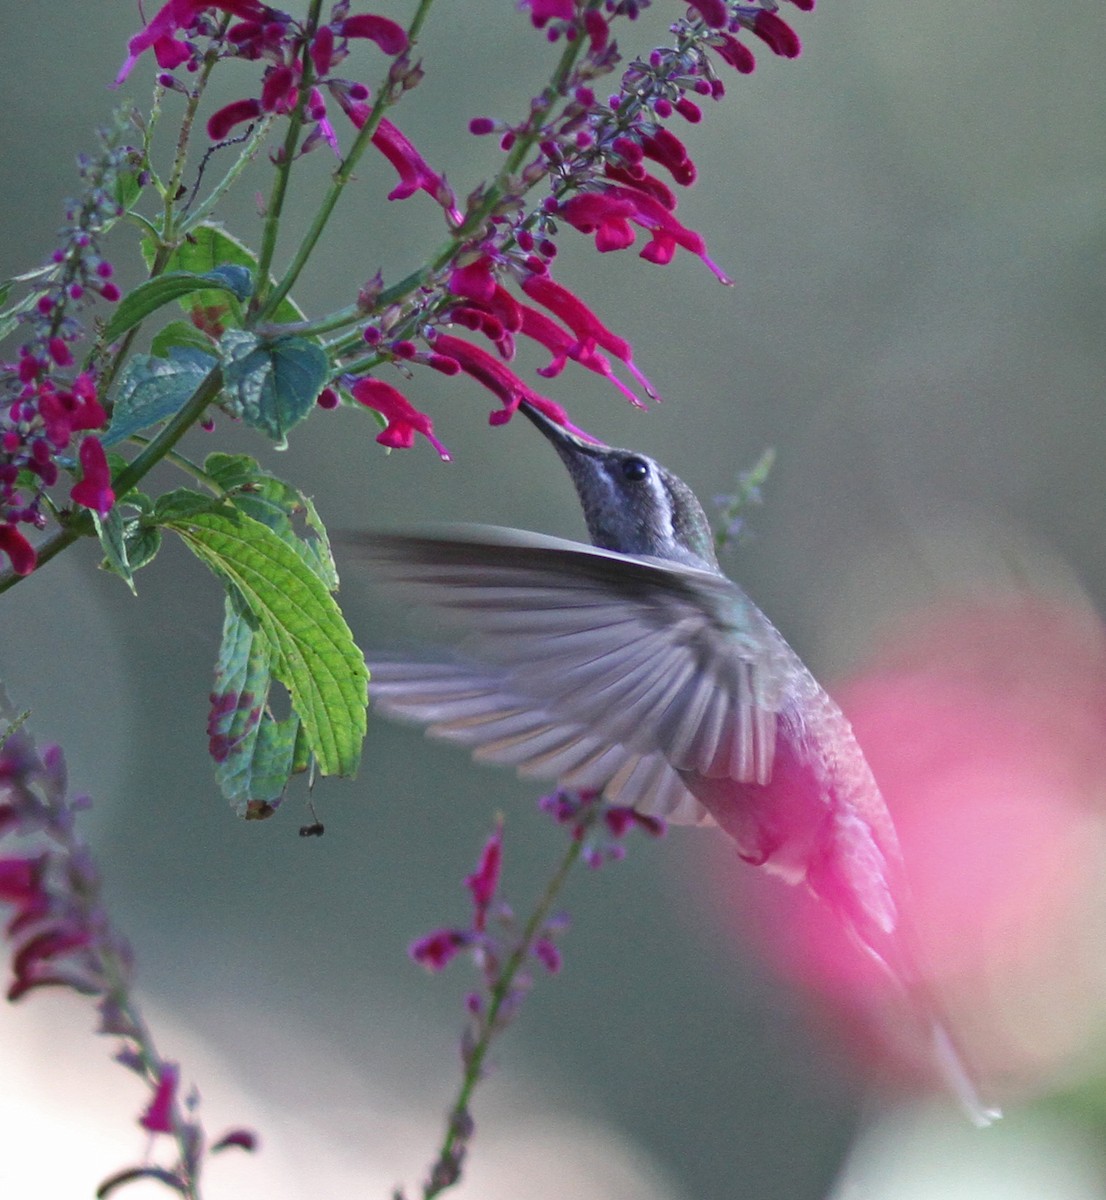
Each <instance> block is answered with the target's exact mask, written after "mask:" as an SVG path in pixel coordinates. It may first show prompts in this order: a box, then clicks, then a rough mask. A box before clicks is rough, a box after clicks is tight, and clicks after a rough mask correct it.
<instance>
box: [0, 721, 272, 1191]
mask: <svg viewBox="0 0 1106 1200" xmlns="http://www.w3.org/2000/svg"><path fill="white" fill-rule="evenodd" d="M3 715H4V716H5V718H8V719H10V713H8V711H7V710H6V708H5V709H4V712H3ZM67 791H68V785H67V775H66V768H65V759H64V756H63V754H62V752H61V749H60V748H59V747H57V746H50V747H47V748H46V749H45V750H44V751H42V753H41V754H39V752H38V751H37V750H36V749H35V746H34V743H33V742H32V741H31V739H30V737H29V736H28V735H27V733H26V731H25V730H23V729H21V728H13V727H12V726H11V724H8V728H7V731H6V733H5V734H4V736H3V737H2V739H0V841H3V842H4V843H5V845H6V846H9V845H10V849H9V850H8V852H7V853H6V854H4V855H2V856H0V904H4V905H7V906H8V908H9V911H10V913H11V915H10V917H9V918H8V921H7V924H6V925H5V927H4V934H5V936H6V937H7V939H8V941H9V942H10V944H11V946H12V981H11V983H10V985H9V986H8V991H7V996H8V999H9V1000H19V999H21V998H22V997H24V996H26V995H27V994H28V993H29V992H31V991H33V990H35V989H37V988H43V987H65V988H71V989H72V990H74V991H76V992H79V993H81V994H82V995H86V996H95V997H97V998H98V1007H99V1012H100V1032H101V1033H104V1034H108V1035H111V1036H115V1037H119V1038H121V1039H122V1047H121V1049H120V1050H119V1052H118V1054H117V1055H116V1058H117V1060H118V1061H119V1062H120V1063H122V1064H123V1065H124V1066H126V1067H128V1068H129V1069H131V1070H133V1071H134V1072H135V1073H136V1074H138V1075H139V1076H140V1077H142V1078H143V1079H145V1080H146V1082H147V1083H148V1084H149V1086H150V1088H151V1098H150V1101H149V1103H148V1105H147V1106H146V1108H145V1109H144V1110H143V1112H142V1114H141V1115H140V1116H139V1118H138V1123H139V1125H140V1126H141V1127H142V1128H144V1129H146V1130H148V1131H149V1132H151V1133H163V1134H170V1135H171V1136H173V1137H174V1139H175V1140H176V1143H177V1146H178V1149H179V1152H180V1161H179V1162H178V1164H177V1166H176V1167H175V1168H173V1169H172V1170H168V1171H167V1170H164V1169H162V1168H153V1167H148V1166H142V1167H136V1168H129V1169H128V1170H126V1171H124V1172H122V1173H121V1174H120V1175H119V1176H117V1177H113V1179H112V1180H109V1181H107V1183H106V1184H105V1185H104V1187H105V1191H103V1192H101V1193H100V1194H106V1189H110V1187H111V1186H114V1184H116V1183H120V1182H124V1181H125V1180H129V1179H133V1178H135V1177H137V1176H141V1175H155V1176H157V1177H158V1178H161V1179H163V1180H166V1181H168V1182H171V1183H172V1184H173V1186H174V1187H176V1189H177V1190H178V1191H180V1192H184V1193H186V1194H191V1193H189V1192H186V1187H185V1184H186V1183H187V1182H188V1181H190V1180H194V1179H195V1177H196V1176H197V1173H198V1171H199V1165H200V1158H201V1156H202V1153H203V1148H204V1139H203V1131H202V1129H201V1127H200V1125H199V1122H198V1121H197V1120H196V1119H195V1117H194V1116H192V1115H190V1114H189V1113H188V1112H186V1110H190V1109H191V1108H193V1107H194V1102H191V1101H186V1102H184V1103H183V1104H182V1102H181V1101H180V1100H179V1098H178V1095H177V1092H178V1086H179V1070H178V1068H177V1065H176V1064H175V1063H171V1062H166V1061H165V1060H163V1059H161V1058H160V1057H159V1056H158V1054H157V1051H156V1049H155V1048H154V1045H153V1042H152V1039H151V1038H150V1035H149V1032H148V1031H147V1029H146V1027H145V1024H144V1022H143V1020H142V1017H141V1014H140V1013H139V1011H138V1008H137V1006H136V1004H135V1000H134V997H133V995H132V992H131V987H132V975H133V961H132V956H131V949H130V946H129V945H128V943H127V941H126V940H125V939H124V938H123V936H122V935H121V934H120V933H119V932H118V931H117V930H116V929H115V928H114V927H113V925H112V924H111V922H110V920H109V919H108V916H107V912H106V910H105V909H104V906H103V899H102V895H101V880H100V874H99V871H98V870H97V867H96V863H95V861H94V860H93V857H92V853H91V850H90V848H89V846H88V843H87V842H85V840H84V839H83V838H82V837H81V836H80V834H79V833H78V831H77V819H78V817H79V815H80V814H81V813H82V812H83V811H84V810H85V809H87V808H88V806H89V800H88V798H87V797H86V796H80V795H78V796H74V797H72V798H69V797H68V795H67ZM251 1137H252V1135H250V1134H248V1133H247V1132H246V1131H241V1130H235V1131H232V1132H231V1133H230V1134H228V1135H227V1136H226V1137H225V1138H223V1139H222V1140H221V1141H220V1142H218V1143H216V1145H215V1146H213V1147H212V1149H219V1148H221V1147H222V1146H223V1145H232V1144H233V1145H239V1146H244V1145H246V1144H247V1141H248V1139H249V1138H251Z"/></svg>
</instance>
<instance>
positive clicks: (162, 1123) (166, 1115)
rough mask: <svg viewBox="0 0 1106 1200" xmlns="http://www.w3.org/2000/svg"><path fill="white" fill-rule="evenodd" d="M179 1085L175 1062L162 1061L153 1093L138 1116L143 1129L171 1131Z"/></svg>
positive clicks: (155, 1131) (162, 1131)
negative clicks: (144, 1109) (143, 1110)
mask: <svg viewBox="0 0 1106 1200" xmlns="http://www.w3.org/2000/svg"><path fill="white" fill-rule="evenodd" d="M179 1085H180V1068H179V1067H178V1066H177V1064H176V1063H172V1062H164V1063H162V1064H161V1071H160V1073H159V1074H158V1080H157V1087H156V1089H155V1090H154V1094H153V1096H152V1097H151V1098H150V1103H149V1104H148V1105H147V1106H146V1111H145V1112H144V1113H143V1114H142V1116H141V1117H139V1118H138V1123H139V1125H141V1126H142V1128H143V1129H148V1130H149V1131H150V1132H151V1133H172V1132H173V1110H174V1107H175V1105H176V1099H177V1088H178V1086H179Z"/></svg>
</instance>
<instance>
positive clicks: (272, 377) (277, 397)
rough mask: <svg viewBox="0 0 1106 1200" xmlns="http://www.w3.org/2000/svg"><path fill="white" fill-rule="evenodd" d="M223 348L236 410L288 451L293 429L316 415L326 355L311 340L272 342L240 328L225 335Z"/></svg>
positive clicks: (289, 339)
mask: <svg viewBox="0 0 1106 1200" xmlns="http://www.w3.org/2000/svg"><path fill="white" fill-rule="evenodd" d="M222 347H223V351H224V353H225V355H226V370H225V372H224V376H225V380H226V394H227V395H228V397H231V398H232V399H233V404H234V410H235V411H236V412H237V414H238V415H240V416H241V418H242V420H244V421H245V422H246V424H247V425H251V426H253V428H254V429H258V430H260V431H261V432H262V433H265V434H267V435H268V436H269V437H271V438H272V439H273V441H274V442H276V444H277V446H278V447H281V448H283V447H284V446H285V445H287V435H288V431H289V430H290V429H291V428H292V427H293V426H295V425H297V424H298V423H299V422H300V421H302V420H303V419H304V417H306V416H307V414H308V413H309V412H310V411H311V409H312V408H313V407H314V404H315V400H316V398H317V397H318V395H319V392H320V391H321V390H322V388H323V385H324V384H325V383H326V378H327V374H328V371H329V362H328V359H327V356H326V352H325V351H324V350H322V348H321V347H319V346H317V345H315V343H314V342H310V341H308V340H307V339H306V338H300V337H282V338H276V339H275V340H272V341H270V340H266V339H263V338H259V337H258V336H257V335H256V334H252V333H247V332H246V331H245V330H239V329H230V330H228V331H227V332H226V333H225V334H224V335H223V339H222Z"/></svg>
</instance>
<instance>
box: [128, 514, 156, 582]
mask: <svg viewBox="0 0 1106 1200" xmlns="http://www.w3.org/2000/svg"><path fill="white" fill-rule="evenodd" d="M123 540H124V542H125V544H126V547H127V561H128V562H129V563H130V565H131V571H132V572H133V571H137V570H139V569H140V568H142V567H144V566H146V565H147V564H148V563H151V562H153V560H154V558H155V557H156V556H157V552H158V551H159V550H160V549H161V530H160V529H158V528H157V527H156V526H154V525H148V524H147V523H146V522H145V521H138V520H132V521H126V522H124V524H123Z"/></svg>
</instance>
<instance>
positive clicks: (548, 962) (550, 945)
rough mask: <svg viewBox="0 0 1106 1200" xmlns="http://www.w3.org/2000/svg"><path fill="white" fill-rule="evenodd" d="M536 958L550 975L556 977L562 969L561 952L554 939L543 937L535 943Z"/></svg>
mask: <svg viewBox="0 0 1106 1200" xmlns="http://www.w3.org/2000/svg"><path fill="white" fill-rule="evenodd" d="M534 957H535V958H536V959H537V960H538V962H540V963H541V965H542V966H543V967H545V969H546V970H547V971H548V972H549V974H550V975H556V974H557V972H558V971H559V970H560V969H561V952H560V950H558V949H557V944H556V942H554V941H553V939H552V938H547V937H541V938H538V939H537V941H535V942H534Z"/></svg>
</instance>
